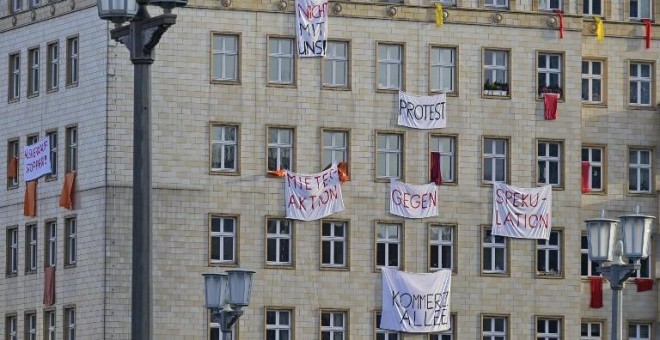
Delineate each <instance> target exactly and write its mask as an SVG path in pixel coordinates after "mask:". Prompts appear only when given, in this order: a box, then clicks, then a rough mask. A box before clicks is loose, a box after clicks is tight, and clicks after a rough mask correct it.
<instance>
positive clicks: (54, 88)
mask: <svg viewBox="0 0 660 340" xmlns="http://www.w3.org/2000/svg"><path fill="white" fill-rule="evenodd" d="M59 90H60V88H59V87H53V88H50V89H46V93H55V92H57V91H59Z"/></svg>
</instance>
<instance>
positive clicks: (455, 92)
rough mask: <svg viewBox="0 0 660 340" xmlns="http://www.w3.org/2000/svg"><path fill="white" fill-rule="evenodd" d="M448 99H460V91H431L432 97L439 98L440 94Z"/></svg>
mask: <svg viewBox="0 0 660 340" xmlns="http://www.w3.org/2000/svg"><path fill="white" fill-rule="evenodd" d="M443 93H444V95H445V96H447V97H458V91H452V92H443V91H429V95H430V96H437V95H439V94H443Z"/></svg>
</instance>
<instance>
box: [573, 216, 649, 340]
mask: <svg viewBox="0 0 660 340" xmlns="http://www.w3.org/2000/svg"><path fill="white" fill-rule="evenodd" d="M654 218H655V217H653V216H647V215H640V213H639V207H637V212H636V213H635V214H633V215H624V216H621V217H619V220H613V219H608V218H604V217H602V216H601V217H600V218H594V219H590V220H586V221H585V223H586V224H587V238H588V240H589V259H590V260H591V261H594V262H597V263H598V264H599V271H600V272H601V274H603V276H604V277H605V278H606V279H607V280H608V281H609V282H610V288H611V289H612V335H611V339H612V340H621V339H623V305H622V301H621V300H622V296H623V286H624V284H625V282H626V280H627V279H628V278H629V277H630V276H631V275H632V274H633V273H635V271H636V270H638V269H639V267H640V260H641V259H645V258H647V257H648V256H649V242H650V239H651V223H652V222H653V219H654ZM617 225H620V226H621V239H620V240H617ZM622 256H624V257H626V258H628V259H629V260H632V261H633V263H632V264H628V263H626V262H624V261H623V258H622ZM607 263H609V265H607V266H603V264H607Z"/></svg>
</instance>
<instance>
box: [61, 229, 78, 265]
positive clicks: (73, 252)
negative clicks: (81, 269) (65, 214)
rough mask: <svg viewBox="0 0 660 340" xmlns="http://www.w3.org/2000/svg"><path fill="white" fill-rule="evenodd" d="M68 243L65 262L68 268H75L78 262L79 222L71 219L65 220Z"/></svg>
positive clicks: (65, 248) (65, 246)
mask: <svg viewBox="0 0 660 340" xmlns="http://www.w3.org/2000/svg"><path fill="white" fill-rule="evenodd" d="M64 229H65V231H64V232H65V235H66V236H65V237H66V242H65V244H64V251H65V253H66V254H65V257H64V259H65V261H66V263H65V264H66V265H67V266H74V265H76V263H77V260H78V249H77V246H78V220H77V219H76V218H75V217H69V218H66V219H65V220H64Z"/></svg>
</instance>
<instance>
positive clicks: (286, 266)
mask: <svg viewBox="0 0 660 340" xmlns="http://www.w3.org/2000/svg"><path fill="white" fill-rule="evenodd" d="M264 269H287V270H294V269H296V266H294V265H293V264H291V263H287V264H275V263H266V265H264Z"/></svg>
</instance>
